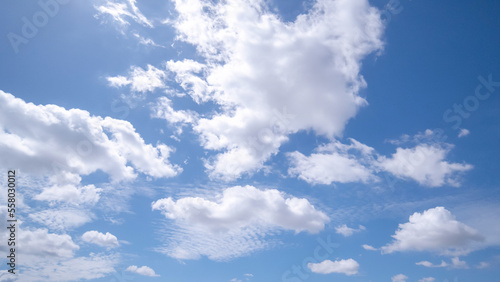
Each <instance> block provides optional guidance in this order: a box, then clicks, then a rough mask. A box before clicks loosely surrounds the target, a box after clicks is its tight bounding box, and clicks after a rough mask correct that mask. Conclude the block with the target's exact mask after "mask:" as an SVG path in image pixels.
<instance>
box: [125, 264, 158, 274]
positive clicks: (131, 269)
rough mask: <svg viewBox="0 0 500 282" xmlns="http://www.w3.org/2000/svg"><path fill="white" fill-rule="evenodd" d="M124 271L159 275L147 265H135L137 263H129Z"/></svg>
mask: <svg viewBox="0 0 500 282" xmlns="http://www.w3.org/2000/svg"><path fill="white" fill-rule="evenodd" d="M125 270H126V271H129V272H133V273H137V274H140V275H144V276H150V277H158V276H160V275H158V274H156V273H155V271H154V270H153V269H152V268H151V267H148V266H145V265H144V266H141V267H137V265H131V266H129V267H127V269H125Z"/></svg>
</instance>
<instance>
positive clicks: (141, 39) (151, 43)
mask: <svg viewBox="0 0 500 282" xmlns="http://www.w3.org/2000/svg"><path fill="white" fill-rule="evenodd" d="M133 36H134V37H135V38H137V39H138V40H139V44H142V45H145V46H153V47H163V48H165V46H162V45H160V44H157V43H156V42H154V40H153V39H151V38H146V37H143V36H141V35H140V34H139V33H134V34H133Z"/></svg>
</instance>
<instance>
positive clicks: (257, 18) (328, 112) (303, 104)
mask: <svg viewBox="0 0 500 282" xmlns="http://www.w3.org/2000/svg"><path fill="white" fill-rule="evenodd" d="M174 3H175V8H176V10H177V12H178V18H176V19H173V20H169V21H167V22H169V23H172V25H173V26H174V27H175V28H176V30H177V33H178V40H181V41H184V42H187V43H190V44H192V45H194V46H195V47H196V48H197V50H198V54H199V55H200V56H201V57H202V59H201V60H200V62H199V63H194V62H193V61H188V60H185V61H179V62H168V63H167V68H168V69H169V70H170V71H171V72H173V73H175V79H176V82H177V83H179V84H180V85H181V86H182V87H183V88H184V89H186V91H187V92H188V94H189V95H190V96H191V97H192V98H193V100H194V101H196V102H205V101H211V102H214V103H216V104H217V105H219V111H218V112H217V113H215V114H214V115H213V116H211V117H204V118H201V119H200V120H199V121H198V122H197V123H196V124H194V130H195V132H197V133H198V134H199V135H200V136H201V139H202V145H203V146H204V148H205V149H208V150H215V151H218V152H220V153H219V154H218V155H216V156H215V157H213V158H209V159H207V160H206V164H205V165H206V168H207V170H208V172H209V173H210V176H211V177H213V178H220V179H223V180H234V179H236V178H238V177H240V176H241V175H243V174H245V173H253V172H256V171H259V170H260V169H262V168H263V167H264V163H265V162H266V161H267V160H268V159H269V158H270V157H271V156H273V155H275V154H276V153H277V152H278V150H279V147H280V146H281V144H283V143H284V142H286V141H287V140H288V138H287V136H288V135H289V134H291V133H295V132H298V131H300V130H314V131H315V132H316V133H317V134H320V135H324V136H327V137H330V138H332V137H334V136H339V135H341V134H342V131H343V129H344V126H345V124H346V123H347V121H348V120H349V119H351V118H352V117H354V116H355V115H356V113H357V111H358V110H359V108H360V107H362V106H364V105H366V104H367V102H366V100H365V99H364V98H362V97H360V96H359V95H358V92H359V90H360V89H361V88H363V87H365V81H364V79H363V77H362V76H360V74H359V70H360V67H361V60H362V59H363V58H364V57H366V56H367V55H368V54H370V53H373V52H377V51H380V50H381V49H382V47H383V43H382V41H381V37H382V33H383V28H384V27H383V24H382V21H381V19H380V13H379V11H378V10H377V9H376V8H374V7H371V6H370V5H369V3H368V1H366V0H355V1H352V0H350V1H347V0H335V1H324V0H319V1H317V2H316V3H315V4H314V7H313V8H311V9H310V10H309V11H308V12H307V13H306V14H303V15H300V16H299V17H297V19H296V20H295V21H294V22H291V23H290V22H287V23H285V22H283V21H282V20H281V19H280V18H279V17H278V16H277V15H275V14H273V13H272V12H270V9H269V8H268V7H267V5H266V2H265V1H264V0H255V1H246V0H236V1H230V2H227V1H220V2H217V3H214V2H211V1H200V0H191V1H186V0H175V1H174ZM313 74H314V75H313ZM318 74H320V75H318Z"/></svg>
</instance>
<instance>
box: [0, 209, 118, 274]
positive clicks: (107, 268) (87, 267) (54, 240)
mask: <svg viewBox="0 0 500 282" xmlns="http://www.w3.org/2000/svg"><path fill="white" fill-rule="evenodd" d="M5 210H7V209H5ZM18 223H20V224H19V225H17V226H16V227H17V228H18V229H17V230H16V232H17V236H18V237H17V240H16V257H19V258H21V260H22V272H20V273H17V275H18V276H17V277H18V278H17V279H16V281H17V280H19V281H40V280H44V281H73V280H90V279H96V278H102V277H104V276H106V275H107V274H109V273H112V272H114V271H115V269H114V266H115V265H116V264H117V263H118V256H117V255H116V254H112V255H109V254H108V255H106V254H93V253H90V255H88V256H80V257H75V253H76V252H77V251H78V250H79V249H80V247H79V246H78V245H77V244H75V243H74V242H73V239H72V238H71V236H70V235H68V234H55V233H50V232H49V231H48V230H47V229H43V228H41V229H37V228H25V227H24V225H25V224H26V223H22V222H18ZM6 231H8V230H7V229H5V231H4V230H3V229H2V230H1V236H2V238H3V239H2V241H7V240H6V239H7V237H8V233H7V232H6ZM6 248H7V244H5V245H1V246H0V250H1V251H2V252H4V253H5V251H6ZM16 267H17V266H16ZM2 278H3V277H0V280H1V281H4V280H2Z"/></svg>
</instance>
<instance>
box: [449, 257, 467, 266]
mask: <svg viewBox="0 0 500 282" xmlns="http://www.w3.org/2000/svg"><path fill="white" fill-rule="evenodd" d="M451 267H453V268H458V269H468V268H469V266H468V265H467V263H466V262H465V261H462V260H460V258H459V257H454V258H452V259H451Z"/></svg>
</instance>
